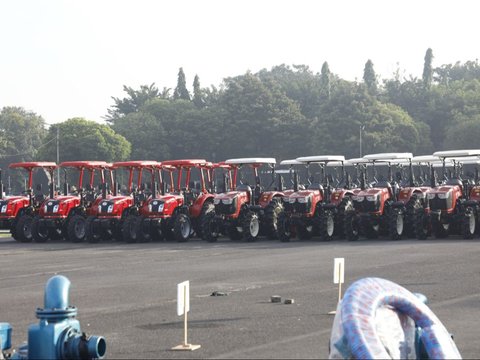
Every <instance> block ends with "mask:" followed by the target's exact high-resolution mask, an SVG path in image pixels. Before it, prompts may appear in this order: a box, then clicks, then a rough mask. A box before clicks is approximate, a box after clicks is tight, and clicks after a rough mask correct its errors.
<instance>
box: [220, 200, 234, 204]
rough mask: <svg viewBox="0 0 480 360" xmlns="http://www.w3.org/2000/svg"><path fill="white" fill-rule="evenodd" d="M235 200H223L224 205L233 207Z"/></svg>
mask: <svg viewBox="0 0 480 360" xmlns="http://www.w3.org/2000/svg"><path fill="white" fill-rule="evenodd" d="M232 202H233V199H223V200H222V203H223V204H224V205H232Z"/></svg>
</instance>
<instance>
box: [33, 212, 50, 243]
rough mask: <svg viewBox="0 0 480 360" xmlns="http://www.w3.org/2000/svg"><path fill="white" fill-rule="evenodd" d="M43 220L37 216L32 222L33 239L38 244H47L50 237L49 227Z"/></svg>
mask: <svg viewBox="0 0 480 360" xmlns="http://www.w3.org/2000/svg"><path fill="white" fill-rule="evenodd" d="M41 220H42V219H40V217H39V216H35V217H34V218H33V221H32V238H33V240H34V241H35V242H37V243H44V242H47V241H48V239H49V236H50V232H49V231H48V228H47V226H46V225H45V224H44V223H43V221H41Z"/></svg>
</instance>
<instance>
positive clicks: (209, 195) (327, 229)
mask: <svg viewBox="0 0 480 360" xmlns="http://www.w3.org/2000/svg"><path fill="white" fill-rule="evenodd" d="M479 164H480V150H453V151H439V152H436V153H434V154H433V155H426V156H416V157H414V156H413V155H412V154H411V153H381V154H370V155H366V156H364V157H362V158H357V159H348V160H346V159H345V158H344V156H339V155H321V156H307V157H299V158H297V159H292V160H284V161H282V162H281V163H280V167H277V166H276V165H277V164H276V160H275V159H274V158H236V159H229V160H226V161H224V162H221V163H212V162H209V161H207V160H204V159H184V160H169V161H162V162H157V161H125V162H116V163H113V164H112V163H106V162H103V161H68V162H63V163H61V164H59V165H57V164H56V163H53V162H23V163H14V164H10V168H12V169H21V170H23V171H25V172H26V173H27V174H28V182H27V183H26V186H25V190H24V191H23V192H22V193H21V194H19V195H4V191H3V190H4V189H3V188H4V187H3V182H2V181H1V172H0V226H1V228H3V229H9V230H10V232H11V234H12V237H13V238H14V239H16V240H17V241H19V242H30V241H32V240H33V241H35V242H46V241H48V240H49V239H52V240H55V239H67V240H69V241H72V242H82V241H88V242H91V243H96V242H100V241H106V240H121V241H125V242H146V241H161V240H164V239H167V240H170V239H173V240H177V241H179V242H183V241H187V240H188V239H189V238H190V237H192V236H197V237H200V238H202V239H204V240H206V241H208V242H215V241H216V240H217V239H218V238H219V237H220V236H228V237H229V238H231V239H232V240H241V239H243V240H245V241H255V240H256V239H257V237H259V236H267V237H268V238H270V239H279V240H281V241H290V239H292V238H295V237H298V238H300V239H309V238H311V237H313V236H317V237H319V238H320V239H321V240H323V241H328V240H332V239H333V238H346V239H348V240H350V241H353V240H357V239H359V238H360V237H366V238H369V239H374V238H377V237H379V236H387V237H390V238H391V239H394V240H395V239H401V238H402V237H408V238H418V239H425V238H427V237H428V236H430V235H432V234H433V235H434V236H435V237H437V238H443V237H446V236H448V235H449V234H459V235H461V236H463V237H464V238H472V237H473V236H474V235H475V233H476V231H477V228H478V227H477V223H478V218H479V216H478V212H479V210H480V184H479V180H478V170H477V168H476V167H477V165H479ZM468 166H471V167H472V169H473V171H468V172H467V171H464V169H465V168H467V167H468ZM282 167H283V169H282ZM39 169H42V170H43V171H44V172H45V173H47V174H48V178H49V192H48V196H47V195H46V194H44V192H43V190H42V187H41V186H37V187H36V189H35V190H33V188H32V185H33V175H34V172H35V171H38V170H39ZM59 169H63V171H64V181H63V189H62V191H60V189H59V187H58V186H56V185H55V183H56V179H55V173H59ZM72 172H73V173H75V174H74V175H75V176H74V178H75V179H78V182H77V183H76V184H77V186H71V187H70V186H69V184H68V181H67V180H68V179H69V178H72ZM119 172H121V173H122V174H123V175H126V176H122V177H121V180H120V181H119V175H118V174H119ZM382 172H383V173H382ZM440 172H441V175H440V176H439V173H440ZM68 174H70V175H69V176H67V175H68ZM247 177H248V178H247ZM265 180H266V181H265ZM122 182H123V184H121V183H122ZM265 182H266V183H267V184H266V185H265Z"/></svg>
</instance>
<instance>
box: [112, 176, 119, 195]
mask: <svg viewBox="0 0 480 360" xmlns="http://www.w3.org/2000/svg"><path fill="white" fill-rule="evenodd" d="M117 195H118V183H117V170H114V171H113V196H117Z"/></svg>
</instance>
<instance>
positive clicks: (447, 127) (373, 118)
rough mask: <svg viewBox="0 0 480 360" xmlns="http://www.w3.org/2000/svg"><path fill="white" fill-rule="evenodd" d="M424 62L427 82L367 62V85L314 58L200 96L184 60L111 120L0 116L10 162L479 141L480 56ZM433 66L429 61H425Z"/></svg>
mask: <svg viewBox="0 0 480 360" xmlns="http://www.w3.org/2000/svg"><path fill="white" fill-rule="evenodd" d="M433 59H434V56H433V51H432V50H431V49H428V50H427V51H426V54H425V57H424V59H423V74H422V78H416V77H412V76H409V77H407V76H405V75H404V74H402V73H401V70H400V69H398V70H397V71H396V72H395V73H394V74H392V76H391V77H390V78H387V79H381V78H380V77H379V76H378V75H377V74H376V73H375V69H374V63H373V62H372V61H371V60H368V61H367V62H366V63H365V68H364V71H363V79H362V80H361V81H347V80H344V79H342V78H341V77H339V76H338V75H336V74H335V73H334V72H332V71H331V70H330V67H329V64H328V63H327V62H324V63H323V65H322V67H321V72H320V73H314V72H313V71H312V70H311V69H310V68H309V67H308V66H306V65H293V66H287V65H279V66H274V67H273V68H271V69H270V70H267V69H263V70H261V71H259V72H257V73H252V72H246V73H245V74H243V75H240V76H235V77H229V78H226V79H224V81H223V82H222V84H221V86H220V87H219V88H217V87H215V86H210V87H202V86H201V84H200V79H199V77H198V75H196V76H195V78H194V81H193V87H192V88H193V92H192V93H191V92H190V91H189V90H188V88H187V81H186V76H185V73H184V71H183V69H182V68H180V69H179V72H178V80H177V85H176V87H175V88H174V89H170V88H166V87H164V88H162V89H160V88H159V87H157V86H156V85H155V84H154V83H152V84H150V85H142V86H140V88H139V89H134V88H132V87H129V86H124V88H123V90H124V96H123V97H120V98H115V97H113V98H112V101H113V104H112V105H111V107H110V108H109V109H107V110H106V116H105V120H106V123H105V124H100V123H97V122H95V121H89V120H86V119H83V118H74V119H68V120H66V121H64V122H62V123H57V124H54V125H51V126H50V127H49V128H48V129H47V125H46V122H45V120H44V119H43V118H42V117H41V116H40V115H37V114H35V113H33V112H29V111H27V110H25V109H23V108H20V107H4V108H3V109H2V110H1V112H0V166H1V167H2V168H6V167H7V166H8V164H9V163H11V162H17V161H30V160H45V161H56V160H57V154H56V151H57V150H56V149H57V133H58V134H59V137H58V141H59V144H58V146H59V149H60V161H66V160H81V159H83V160H85V159H91V160H106V161H118V160H126V159H154V160H162V159H176V158H207V159H209V160H212V161H221V160H224V159H226V158H230V157H248V156H269V157H270V156H273V157H276V158H277V159H278V160H280V159H287V158H295V157H298V156H302V155H313V154H342V155H345V156H346V157H347V158H349V157H358V156H359V155H360V153H359V151H360V148H359V144H360V137H361V138H362V152H363V154H366V153H376V152H396V151H408V152H413V153H414V154H416V155H421V154H430V153H432V152H433V151H435V150H448V149H459V148H462V149H463V148H478V145H477V139H478V138H479V137H478V135H480V108H479V107H480V65H479V63H478V60H475V61H467V62H465V63H460V62H458V63H455V64H447V65H442V66H440V67H433ZM421 64H422V62H421V61H419V67H421Z"/></svg>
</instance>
